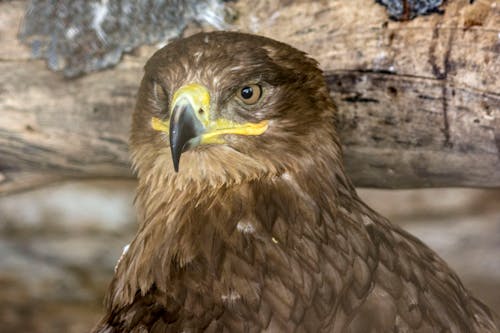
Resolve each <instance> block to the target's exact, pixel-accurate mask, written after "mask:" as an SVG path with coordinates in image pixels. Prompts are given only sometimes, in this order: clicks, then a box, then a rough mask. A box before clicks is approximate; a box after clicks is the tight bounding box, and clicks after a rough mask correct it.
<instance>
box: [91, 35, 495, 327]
mask: <svg viewBox="0 0 500 333" xmlns="http://www.w3.org/2000/svg"><path fill="white" fill-rule="evenodd" d="M335 115H336V108H335V106H334V104H333V102H332V100H331V98H330V96H329V92H328V89H327V86H326V84H325V80H324V77H323V74H322V72H321V70H320V69H319V68H318V64H317V62H316V61H315V60H313V59H311V58H310V57H308V56H307V55H306V54H304V53H303V52H301V51H299V50H297V49H295V48H293V47H291V46H289V45H286V44H283V43H281V42H278V41H275V40H272V39H268V38H265V37H260V36H255V35H250V34H243V33H236V32H212V33H200V34H196V35H194V36H191V37H189V38H186V39H180V40H177V41H174V42H172V43H171V44H169V45H167V46H165V47H164V48H162V49H160V50H159V51H157V52H156V53H155V54H154V55H153V56H152V57H151V59H150V60H149V61H148V62H147V64H146V66H145V74H144V78H143V80H142V83H141V86H140V89H139V93H138V100H137V104H136V109H135V112H134V115H133V125H132V134H131V140H130V150H131V155H132V160H133V165H134V168H135V171H136V172H137V175H138V179H139V185H138V189H137V197H136V205H137V210H138V218H139V228H138V231H137V234H136V236H135V238H134V240H133V241H132V242H131V244H130V247H129V248H128V251H126V253H124V254H123V256H122V258H121V260H120V262H119V264H118V265H117V267H116V272H115V276H114V278H113V281H112V283H111V285H110V289H109V291H108V295H107V298H106V314H105V315H104V317H103V319H102V320H101V321H100V322H99V323H98V325H97V326H96V328H95V329H94V330H95V332H100V333H104V332H106V333H112V332H134V333H139V332H314V333H316V332H342V333H343V332H348V333H349V332H350V333H355V332H360V333H369V332H497V328H496V327H495V326H494V323H493V320H492V314H491V312H490V311H489V310H488V309H487V308H486V306H485V305H483V304H482V303H481V302H480V301H478V300H476V299H475V298H474V297H473V296H471V294H470V293H469V292H468V291H467V290H466V289H465V288H464V286H463V285H462V283H461V282H460V279H459V278H458V276H457V275H456V274H455V273H454V272H453V271H452V270H451V269H450V268H449V267H448V265H447V264H446V263H445V262H444V261H443V260H442V259H441V258H440V257H439V256H438V255H437V254H436V253H434V252H433V251H432V250H430V249H429V248H428V247H427V246H426V245H424V244H423V243H422V242H421V241H419V240H418V239H416V238H415V237H413V236H411V235H410V234H408V233H406V232H405V231H403V230H401V229H400V228H398V227H396V226H394V225H392V224H391V223H390V222H389V221H387V220H386V219H385V218H383V217H382V216H380V215H379V214H377V213H376V212H374V211H373V210H372V209H370V208H369V207H367V206H366V204H364V203H363V202H362V201H361V200H360V198H359V197H358V195H357V194H356V191H355V189H354V187H353V185H352V183H351V181H350V180H349V178H348V177H347V176H346V173H345V171H344V167H343V162H342V152H341V147H340V144H339V139H338V136H337V134H336V132H335Z"/></svg>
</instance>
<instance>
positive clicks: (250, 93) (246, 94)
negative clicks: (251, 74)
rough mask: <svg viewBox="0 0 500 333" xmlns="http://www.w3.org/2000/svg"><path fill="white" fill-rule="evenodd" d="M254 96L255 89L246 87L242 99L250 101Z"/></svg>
mask: <svg viewBox="0 0 500 333" xmlns="http://www.w3.org/2000/svg"><path fill="white" fill-rule="evenodd" d="M252 96H253V89H252V88H251V87H244V88H243V89H241V97H243V98H244V99H249V98H252Z"/></svg>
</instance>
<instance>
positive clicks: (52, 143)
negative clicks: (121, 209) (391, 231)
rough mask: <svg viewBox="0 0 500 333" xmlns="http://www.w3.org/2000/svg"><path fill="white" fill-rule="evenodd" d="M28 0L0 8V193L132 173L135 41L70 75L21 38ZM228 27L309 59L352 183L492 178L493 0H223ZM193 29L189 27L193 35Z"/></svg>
mask: <svg viewBox="0 0 500 333" xmlns="http://www.w3.org/2000/svg"><path fill="white" fill-rule="evenodd" d="M25 5H26V3H25V2H24V1H11V2H0V44H1V45H2V48H1V49H0V72H1V73H2V75H1V76H0V112H1V114H0V193H4V194H5V193H9V192H12V191H18V190H21V189H25V188H30V187H33V186H35V185H41V184H44V183H47V182H51V181H55V180H60V179H66V178H96V177H131V176H132V174H131V172H130V171H129V163H128V152H127V141H128V130H129V123H130V114H131V112H132V109H133V106H134V99H135V93H136V89H137V87H138V85H139V82H140V78H141V75H142V65H143V64H144V62H145V61H146V59H147V58H148V57H149V56H150V55H151V53H152V52H153V51H154V48H153V47H142V48H141V49H139V50H137V51H136V52H135V53H134V54H131V55H128V56H125V57H124V59H123V61H122V62H121V63H120V64H119V65H118V66H117V67H116V68H115V69H113V70H107V71H103V72H99V73H95V74H91V75H87V76H85V77H82V78H79V79H76V80H67V79H64V78H63V77H62V76H61V75H60V74H55V73H52V72H50V71H48V70H47V69H46V66H45V64H44V63H43V62H42V61H34V60H29V52H30V50H29V49H28V48H27V47H24V46H22V45H21V44H20V43H19V42H18V41H17V39H16V34H17V31H18V27H19V23H20V21H21V17H22V15H23V11H24V7H25ZM230 5H231V6H233V7H234V9H235V11H236V12H238V13H239V16H238V18H237V20H236V22H235V26H234V29H238V30H242V31H248V32H254V33H257V34H262V35H266V36H269V37H272V38H275V39H278V40H281V41H283V42H286V43H289V44H291V45H294V46H296V47H298V48H300V49H302V50H304V51H306V52H308V53H310V54H311V56H312V57H314V58H316V59H317V60H318V61H319V63H320V64H321V67H322V68H323V69H324V70H325V74H326V79H327V81H328V83H329V86H330V89H331V95H332V97H333V99H334V100H335V102H336V103H337V105H338V107H339V119H338V120H339V125H338V126H339V133H340V135H341V138H342V140H343V144H344V148H345V162H346V168H347V170H348V173H349V174H350V175H351V177H352V178H353V180H354V182H355V184H356V185H358V186H374V187H387V188H405V187H425V186H480V187H494V186H500V118H499V116H500V86H499V79H498V76H499V75H498V73H500V35H499V33H500V4H498V2H496V1H488V0H483V1H480V0H478V1H475V2H474V4H472V5H471V4H469V1H467V0H450V1H447V3H446V5H445V6H443V9H444V10H445V13H444V14H443V15H438V14H435V15H430V16H425V17H418V18H416V19H414V20H412V21H408V22H394V21H390V20H389V19H388V18H387V14H386V11H385V9H384V7H382V6H380V5H378V4H376V3H375V2H373V3H372V2H370V1H366V0H354V1H340V0H339V1H333V0H332V1H316V2H313V3H311V2H309V1H301V0H295V1H273V0H269V1H264V0H260V1H257V2H255V4H254V2H252V9H251V10H249V9H248V3H243V2H236V3H230ZM199 29H200V27H197V26H192V27H190V28H188V29H187V31H185V34H191V33H193V32H195V31H198V30H199Z"/></svg>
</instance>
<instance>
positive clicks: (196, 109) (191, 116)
mask: <svg viewBox="0 0 500 333" xmlns="http://www.w3.org/2000/svg"><path fill="white" fill-rule="evenodd" d="M151 126H152V127H153V129H155V130H157V131H161V132H165V133H168V135H169V139H170V150H171V153H172V161H173V164H174V169H175V171H176V172H178V171H179V161H180V158H181V155H182V153H184V152H186V151H188V150H190V149H192V148H194V147H196V146H199V145H204V144H223V143H224V142H225V141H224V139H223V138H222V137H221V136H222V135H224V134H236V135H261V134H263V133H264V132H265V131H266V130H267V128H268V121H267V120H263V121H261V122H259V123H235V122H233V121H231V120H228V119H225V118H218V119H213V116H211V113H210V94H209V92H208V90H207V88H205V87H204V86H202V85H199V84H197V83H191V84H187V85H185V86H182V87H181V88H179V89H178V90H177V91H176V92H175V94H174V96H173V98H172V103H171V112H170V118H169V119H167V120H161V119H159V118H156V117H153V118H152V119H151Z"/></svg>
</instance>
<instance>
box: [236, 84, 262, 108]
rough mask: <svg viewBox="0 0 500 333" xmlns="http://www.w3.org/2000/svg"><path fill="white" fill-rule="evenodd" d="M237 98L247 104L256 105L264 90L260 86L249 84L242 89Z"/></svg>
mask: <svg viewBox="0 0 500 333" xmlns="http://www.w3.org/2000/svg"><path fill="white" fill-rule="evenodd" d="M237 96H238V98H239V99H240V100H241V101H242V102H243V103H245V104H248V105H251V104H255V103H257V101H258V100H259V98H260V96H262V88H261V87H260V86H259V85H258V84H249V85H247V86H244V87H242V88H241V89H240V90H239V91H238V94H237Z"/></svg>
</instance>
